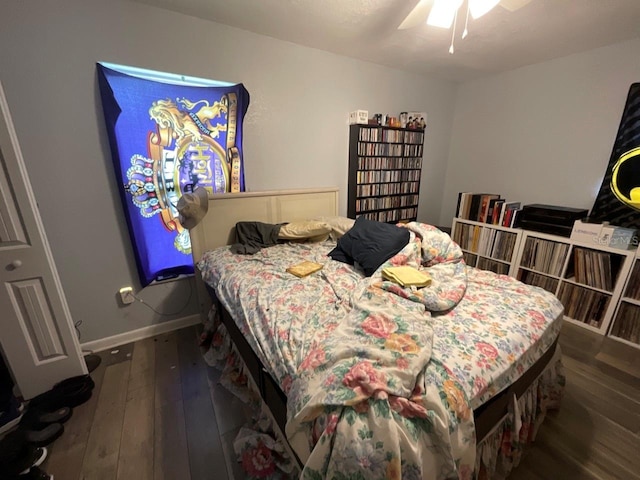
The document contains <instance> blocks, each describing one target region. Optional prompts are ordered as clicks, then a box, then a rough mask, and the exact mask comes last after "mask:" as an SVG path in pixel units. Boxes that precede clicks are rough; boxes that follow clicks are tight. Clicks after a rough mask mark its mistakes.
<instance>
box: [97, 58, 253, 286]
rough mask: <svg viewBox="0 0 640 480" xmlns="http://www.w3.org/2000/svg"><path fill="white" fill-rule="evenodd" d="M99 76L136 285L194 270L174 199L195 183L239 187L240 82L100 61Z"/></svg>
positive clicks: (244, 104) (218, 188) (244, 95)
mask: <svg viewBox="0 0 640 480" xmlns="http://www.w3.org/2000/svg"><path fill="white" fill-rule="evenodd" d="M212 83H213V82H212ZM98 84H99V87H100V94H101V97H102V107H103V111H104V117H105V122H106V127H107V132H108V136H109V144H110V147H111V153H112V157H113V162H114V166H115V170H116V177H117V179H118V183H119V184H120V185H119V187H120V188H119V190H120V194H121V197H122V202H123V206H124V211H125V216H126V220H127V223H128V227H129V232H130V235H131V238H132V242H133V246H134V251H135V256H136V262H137V267H138V272H139V275H140V281H141V282H142V285H143V286H146V285H148V284H149V283H151V282H152V281H154V280H162V279H166V278H171V277H174V276H177V275H180V274H189V273H193V260H192V258H191V242H190V239H189V232H188V230H186V229H185V228H184V227H183V226H182V225H181V224H180V221H179V218H178V211H177V210H176V205H177V203H178V199H179V198H180V197H181V196H182V194H183V193H186V192H191V191H193V190H194V189H195V188H196V187H204V188H206V189H207V190H208V191H209V192H210V193H225V192H231V193H235V192H242V191H244V189H245V186H244V168H243V157H242V120H243V118H244V115H245V113H246V111H247V108H248V106H249V94H248V92H247V90H246V89H245V88H244V86H243V85H242V84H237V85H229V86H221V87H220V86H193V85H185V84H170V83H166V82H165V81H164V80H163V81H155V80H150V79H147V78H143V77H141V76H137V75H130V74H128V73H124V72H123V71H118V70H116V69H113V68H108V67H106V66H105V65H102V64H98Z"/></svg>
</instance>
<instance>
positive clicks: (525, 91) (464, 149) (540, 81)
mask: <svg viewBox="0 0 640 480" xmlns="http://www.w3.org/2000/svg"><path fill="white" fill-rule="evenodd" d="M638 52H640V40H633V41H628V42H624V43H620V44H616V45H611V46H608V47H604V48H599V49H596V50H592V51H589V52H585V53H581V54H576V55H571V56H569V57H564V58H560V59H556V60H553V61H548V62H544V63H540V64H537V65H532V66H528V67H524V68H520V69H517V70H513V71H509V72H506V73H503V74H500V75H496V76H493V77H490V78H484V79H481V80H477V81H473V82H469V83H465V84H462V85H460V87H459V90H458V94H457V99H456V108H455V115H454V122H453V129H452V132H453V133H452V138H451V150H450V154H449V162H448V166H447V174H446V183H445V188H444V197H443V201H442V211H441V215H440V222H441V224H442V225H447V224H450V223H451V219H452V217H453V215H454V214H455V206H456V200H457V194H458V192H461V191H474V192H495V193H500V194H502V195H503V196H506V197H507V198H508V199H510V200H516V201H522V202H523V204H526V203H547V204H553V205H564V206H572V207H580V208H587V209H591V207H592V206H593V201H594V200H595V197H596V194H597V192H598V189H599V187H600V182H601V181H602V177H603V175H604V173H605V170H606V167H607V164H608V162H609V157H610V156H611V152H612V149H613V143H614V140H615V136H616V133H617V130H618V126H619V124H620V119H621V116H622V111H623V108H624V104H625V100H626V97H627V93H628V90H629V86H630V85H631V84H632V83H634V82H639V81H640V54H638Z"/></svg>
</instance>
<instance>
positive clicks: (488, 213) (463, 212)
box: [456, 192, 521, 227]
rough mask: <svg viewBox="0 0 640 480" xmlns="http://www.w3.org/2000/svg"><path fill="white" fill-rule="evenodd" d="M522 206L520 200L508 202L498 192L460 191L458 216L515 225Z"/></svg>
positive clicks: (505, 225)
mask: <svg viewBox="0 0 640 480" xmlns="http://www.w3.org/2000/svg"><path fill="white" fill-rule="evenodd" d="M520 207H521V204H520V202H507V201H506V200H505V199H504V198H501V197H500V195H498V194H494V193H471V192H460V193H459V194H458V206H457V207H456V217H458V218H463V219H466V220H473V221H475V222H482V223H489V224H491V225H502V226H503V227H514V226H515V225H516V219H517V216H518V212H520V210H521V208H520Z"/></svg>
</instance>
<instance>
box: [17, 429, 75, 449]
mask: <svg viewBox="0 0 640 480" xmlns="http://www.w3.org/2000/svg"><path fill="white" fill-rule="evenodd" d="M20 430H22V431H23V432H24V436H25V439H26V440H27V442H28V443H30V444H31V445H33V446H34V447H36V448H38V447H46V446H47V445H49V444H51V443H53V442H54V441H55V440H57V439H58V438H60V436H61V435H62V434H63V433H64V427H63V426H62V424H61V423H50V424H49V425H47V426H46V427H44V428H43V429H41V430H27V429H23V428H22V427H20Z"/></svg>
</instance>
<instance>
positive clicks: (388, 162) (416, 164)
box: [358, 157, 422, 170]
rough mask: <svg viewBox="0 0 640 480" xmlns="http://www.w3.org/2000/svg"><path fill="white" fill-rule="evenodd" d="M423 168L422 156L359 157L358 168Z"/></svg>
mask: <svg viewBox="0 0 640 480" xmlns="http://www.w3.org/2000/svg"><path fill="white" fill-rule="evenodd" d="M396 168H422V158H403V157H358V170H380V169H396Z"/></svg>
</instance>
